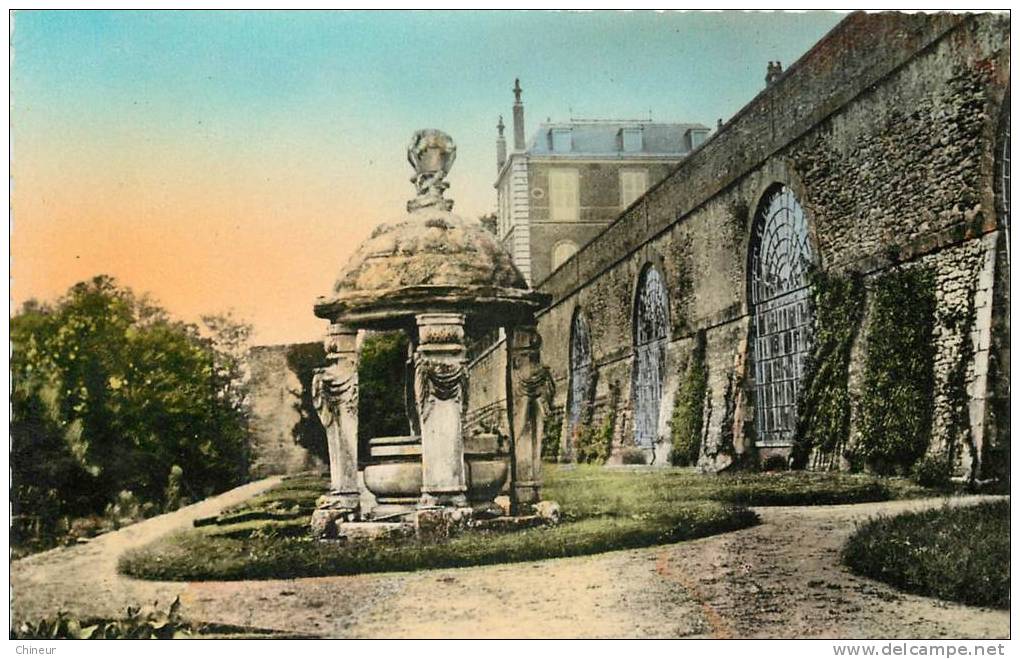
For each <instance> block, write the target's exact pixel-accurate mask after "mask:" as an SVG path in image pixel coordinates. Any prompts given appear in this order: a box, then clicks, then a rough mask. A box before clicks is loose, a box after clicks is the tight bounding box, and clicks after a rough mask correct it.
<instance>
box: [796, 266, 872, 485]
mask: <svg viewBox="0 0 1020 659" xmlns="http://www.w3.org/2000/svg"><path fill="white" fill-rule="evenodd" d="M808 281H809V282H810V285H811V305H812V308H813V311H814V318H815V336H814V342H813V344H812V345H811V352H810V354H809V355H808V358H807V364H806V370H805V374H804V380H803V385H802V388H801V390H800V400H799V401H798V402H797V434H796V440H795V442H794V446H793V454H792V457H793V466H794V467H795V468H797V469H803V468H805V467H807V466H808V462H809V461H810V460H811V457H812V455H814V458H815V464H813V465H812V466H814V467H816V468H832V467H833V466H835V464H837V463H836V462H835V460H836V459H837V458H838V457H839V454H840V453H841V452H842V451H843V449H844V447H845V446H846V444H847V441H848V440H849V438H850V391H849V369H850V351H851V349H852V348H853V343H854V338H855V337H856V335H857V331H858V328H859V327H860V324H861V318H862V316H863V315H864V281H863V278H862V277H861V275H860V274H858V273H851V274H849V275H840V274H835V273H828V272H825V271H823V270H820V269H817V268H814V269H812V270H811V271H810V272H809V273H808Z"/></svg>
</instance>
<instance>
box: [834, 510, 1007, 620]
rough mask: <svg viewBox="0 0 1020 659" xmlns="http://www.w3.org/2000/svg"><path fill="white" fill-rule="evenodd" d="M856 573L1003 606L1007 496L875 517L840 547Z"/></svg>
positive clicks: (978, 603)
mask: <svg viewBox="0 0 1020 659" xmlns="http://www.w3.org/2000/svg"><path fill="white" fill-rule="evenodd" d="M843 562H844V563H846V565H847V566H849V568H850V569H851V570H852V571H853V572H855V573H857V574H859V575H862V576H865V577H870V578H872V579H877V580H879V581H883V582H885V583H888V584H890V585H892V586H895V587H897V588H900V589H902V590H905V591H907V592H910V593H916V594H918V595H926V596H930V597H938V598H940V599H945V600H952V601H955V602H961V603H963V604H970V605H973V606H989V607H995V608H999V609H1008V608H1009V568H1010V554H1009V501H993V502H986V503H980V504H977V505H973V506H957V507H951V506H945V507H943V508H939V509H935V510H927V511H924V512H917V513H904V514H902V515H896V516H894V517H879V518H875V519H871V520H869V521H868V522H866V523H865V524H863V525H862V526H861V527H860V528H858V529H857V531H856V532H855V533H854V534H853V535H852V536H851V537H850V539H849V540H848V541H847V544H846V546H844V548H843Z"/></svg>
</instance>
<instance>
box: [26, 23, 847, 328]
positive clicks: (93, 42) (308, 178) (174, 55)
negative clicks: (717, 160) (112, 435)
mask: <svg viewBox="0 0 1020 659" xmlns="http://www.w3.org/2000/svg"><path fill="white" fill-rule="evenodd" d="M841 17H842V15H841V14H836V13H829V12H813V13H743V12H727V13H652V12H641V13H621V12H609V11H604V12H594V13H544V12H411V11H392V12H273V11H261V12H188V11H184V12H169V11H166V12H164V11H150V12H126V11H117V12H63V11H19V12H17V13H16V15H15V18H14V35H13V44H14V52H13V58H14V59H13V64H12V68H13V71H12V80H11V85H12V91H11V93H12V110H11V123H12V133H13V162H12V176H13V179H14V180H13V188H12V190H13V192H12V206H13V232H12V235H11V250H12V264H11V270H12V272H11V276H12V278H13V281H12V297H13V300H12V302H13V304H14V305H15V306H17V305H20V304H21V303H22V302H24V301H25V300H26V299H28V298H33V297H34V298H39V299H46V300H49V299H53V298H55V297H56V296H58V295H60V294H61V293H63V292H64V291H65V290H66V289H67V288H68V287H69V286H71V285H72V284H73V283H75V282H77V281H80V280H82V279H85V278H88V277H92V276H94V275H96V274H100V273H106V274H110V275H113V276H115V277H117V278H118V279H119V280H120V282H121V283H122V284H125V285H127V286H130V287H131V288H133V289H135V290H136V291H138V292H149V293H151V294H152V295H153V296H154V297H155V298H156V299H157V300H158V301H159V302H161V303H162V304H163V305H164V306H166V307H167V308H168V309H170V311H171V312H173V313H174V314H176V315H178V316H179V317H182V318H184V319H186V320H195V319H197V317H198V316H199V315H200V314H202V313H209V312H219V311H225V310H227V309H233V310H234V311H235V313H236V314H237V315H238V316H239V317H241V318H243V319H246V320H248V321H250V322H252V323H254V325H255V327H256V342H258V343H284V342H292V341H307V340H317V339H318V338H319V337H320V336H321V334H322V332H323V331H324V329H325V325H324V322H325V321H322V320H319V319H317V318H315V317H314V315H313V314H312V303H313V302H314V299H315V297H316V296H317V295H319V294H323V293H326V292H328V291H329V290H330V287H331V284H332V282H333V279H334V277H335V275H336V274H337V272H338V271H339V269H340V267H341V266H342V265H343V264H344V263H345V262H346V259H347V257H348V256H349V255H350V254H351V253H352V251H353V249H354V248H355V247H356V246H357V244H358V243H359V242H361V241H362V240H363V239H365V238H366V237H367V236H368V234H369V232H370V231H371V229H372V227H374V226H375V225H376V224H378V223H379V222H382V221H388V220H392V219H395V218H398V217H399V216H400V215H401V214H402V212H403V207H404V202H405V201H406V200H407V199H408V198H410V197H411V196H412V187H411V185H410V183H409V182H408V177H409V176H410V174H411V170H410V167H409V166H408V165H407V162H406V160H405V157H406V156H405V154H406V147H407V143H408V141H409V139H410V136H411V134H412V133H413V132H414V131H415V130H416V129H418V128H426V127H434V128H440V129H443V130H445V131H446V132H448V133H450V134H451V135H452V136H453V138H454V140H455V141H456V142H457V144H458V152H457V162H456V164H455V165H454V167H453V170H452V173H451V175H450V178H449V181H450V182H451V189H450V190H449V192H448V193H447V196H448V197H451V198H453V199H454V200H455V201H456V206H455V209H454V210H456V211H458V212H460V213H461V214H464V215H469V216H477V215H479V214H482V213H484V212H488V211H492V210H495V206H496V196H495V191H494V190H493V188H492V183H493V180H494V178H495V168H496V165H495V132H496V131H495V124H496V119H497V116H498V115H500V114H502V115H504V118H505V120H506V121H507V123H508V124H509V123H510V108H511V104H512V102H513V95H512V93H511V91H510V90H511V88H512V86H513V80H514V78H515V77H518V76H519V77H520V78H521V86H522V87H523V89H524V102H525V116H526V125H527V132H528V135H529V137H530V135H531V133H532V132H533V130H534V129H535V128H536V127H537V124H538V123H539V122H540V121H544V120H545V119H546V118H547V117H551V118H552V119H553V120H565V119H568V118H569V117H570V116H571V115H572V116H574V117H584V118H626V119H632V118H647V117H648V116H649V112H651V116H652V117H653V118H654V119H656V120H660V121H685V122H693V121H697V122H702V123H704V124H706V125H708V126H711V127H713V128H714V126H715V122H716V119H717V118H719V117H722V118H729V117H730V116H732V115H733V114H734V113H735V112H736V111H737V110H739V109H740V108H741V107H742V106H743V105H744V104H745V103H746V102H747V101H749V100H750V99H751V98H752V97H753V96H754V95H755V94H756V93H757V92H758V91H759V90H760V89H761V88H762V87H763V86H764V76H765V65H766V63H767V62H768V61H769V60H777V59H778V60H781V61H782V62H783V63H784V65H789V64H791V63H792V62H793V61H794V60H796V59H797V58H798V57H799V56H800V55H802V54H803V53H804V52H806V51H807V49H808V48H810V46H811V45H812V44H813V43H814V42H815V41H817V40H818V39H819V38H820V37H821V36H822V35H824V34H825V33H826V32H827V31H828V30H829V29H831V28H832V27H833V26H834V25H835V24H836V23H837V22H838V21H839V20H840V18H841ZM510 134H512V132H511V133H510Z"/></svg>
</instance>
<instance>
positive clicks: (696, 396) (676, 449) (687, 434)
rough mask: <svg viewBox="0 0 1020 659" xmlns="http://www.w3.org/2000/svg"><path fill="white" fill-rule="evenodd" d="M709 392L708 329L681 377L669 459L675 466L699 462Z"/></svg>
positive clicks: (698, 338)
mask: <svg viewBox="0 0 1020 659" xmlns="http://www.w3.org/2000/svg"><path fill="white" fill-rule="evenodd" d="M707 391H708V366H707V365H706V364H705V332H704V331H700V332H698V333H697V335H696V336H695V339H694V350H693V352H692V353H691V358H690V360H688V363H687V367H686V368H685V369H684V372H683V374H682V375H681V379H680V386H679V388H678V389H677V392H676V399H675V402H674V403H673V418H672V420H671V421H670V426H671V429H672V437H671V439H672V442H673V448H672V449H671V450H670V453H669V461H670V463H671V464H672V465H673V466H678V467H686V466H688V465H692V464H697V462H698V456H699V454H700V453H701V430H702V423H703V419H704V415H705V394H706V393H707Z"/></svg>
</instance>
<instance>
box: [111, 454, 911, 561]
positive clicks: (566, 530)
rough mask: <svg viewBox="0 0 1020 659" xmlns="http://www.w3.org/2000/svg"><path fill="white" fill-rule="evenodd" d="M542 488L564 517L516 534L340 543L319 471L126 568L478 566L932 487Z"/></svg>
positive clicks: (860, 480) (613, 477)
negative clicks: (319, 533) (321, 513)
mask: <svg viewBox="0 0 1020 659" xmlns="http://www.w3.org/2000/svg"><path fill="white" fill-rule="evenodd" d="M544 476H545V486H544V490H543V495H544V497H545V498H547V499H552V500H555V501H558V502H559V503H560V505H561V507H562V511H563V522H562V523H561V524H560V525H558V526H555V527H542V528H534V529H528V530H521V531H513V532H496V531H480V530H473V531H467V532H464V533H462V534H460V535H458V536H457V537H454V538H451V539H449V540H447V541H444V542H438V543H436V542H432V543H423V542H419V541H417V540H415V539H413V538H412V539H407V540H403V541H399V542H393V541H391V542H389V543H386V544H383V543H372V544H362V545H357V546H355V545H350V546H343V545H338V544H335V543H326V542H318V541H316V540H314V539H311V538H310V537H309V536H308V522H309V517H310V513H311V510H312V508H313V506H314V503H315V499H316V498H317V497H318V496H319V495H320V494H321V493H322V492H324V491H325V487H326V481H325V479H324V478H322V477H320V476H307V475H306V476H300V477H295V478H289V479H287V480H284V481H283V482H282V483H281V484H280V485H279V486H278V487H276V488H274V489H272V490H269V491H268V492H266V493H264V494H262V495H260V496H258V497H255V498H253V499H251V500H249V501H248V502H246V503H245V504H242V505H241V506H239V507H237V508H235V509H234V510H231V511H225V513H224V514H223V515H221V516H220V518H218V519H217V520H208V521H209V522H212V523H209V524H208V525H204V526H200V527H198V528H195V529H191V530H188V531H185V532H180V533H177V534H174V535H170V536H168V537H166V538H161V539H160V540H157V541H156V542H154V543H152V544H150V545H148V546H145V547H142V548H140V549H136V550H133V551H130V552H128V553H126V554H125V555H124V556H123V557H122V558H121V560H120V565H119V567H120V571H121V572H123V573H124V574H127V575H130V576H134V577H140V578H146V579H159V580H206V579H267V578H289V577H303V576H322V575H331V574H356V573H363V572H382V571H406V570H418V569H426V568H440V567H460V566H467V565H485V564H492V563H505V562H513V561H527V560H536V559H543V558H554V557H562V556H577V555H582V554H593V553H598V552H603V551H609V550H613V549H625V548H631V547H645V546H650V545H655V544H663V543H670V542H677V541H680V540H688V539H692V538H698V537H703V536H706V535H712V534H715V533H721V532H725V531H732V530H736V529H740V528H744V527H747V526H751V525H753V524H755V523H757V516H756V515H755V514H754V513H753V512H752V511H750V510H748V509H747V508H746V507H745V506H748V505H810V504H833V503H855V502H861V501H877V500H883V499H888V498H895V497H906V496H917V495H923V494H925V493H928V491H926V490H924V489H922V488H918V487H916V486H912V485H910V484H909V483H907V482H905V481H893V480H880V479H875V478H871V477H866V476H857V475H849V474H819V473H806V472H782V473H762V474H737V475H720V476H710V475H704V474H699V473H697V472H696V471H694V470H693V469H604V468H600V467H593V466H577V467H574V468H565V467H561V466H557V465H547V466H546V468H545V474H544Z"/></svg>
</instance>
